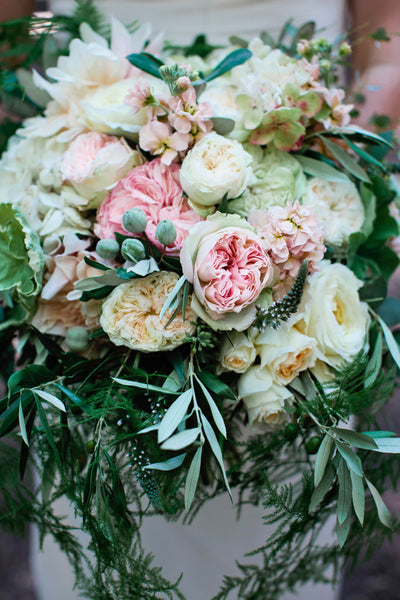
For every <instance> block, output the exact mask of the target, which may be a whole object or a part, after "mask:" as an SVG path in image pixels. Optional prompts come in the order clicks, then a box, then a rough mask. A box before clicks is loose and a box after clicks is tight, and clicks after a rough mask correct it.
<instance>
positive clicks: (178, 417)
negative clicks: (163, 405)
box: [158, 388, 193, 444]
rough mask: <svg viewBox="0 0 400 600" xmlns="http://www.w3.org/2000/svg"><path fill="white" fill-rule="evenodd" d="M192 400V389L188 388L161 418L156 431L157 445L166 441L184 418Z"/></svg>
mask: <svg viewBox="0 0 400 600" xmlns="http://www.w3.org/2000/svg"><path fill="white" fill-rule="evenodd" d="M192 398H193V389H192V388H189V389H188V390H186V392H183V394H181V395H180V396H179V398H177V399H176V400H175V401H174V402H173V403H172V404H171V406H170V407H169V408H168V410H167V412H166V413H165V415H164V416H163V418H162V420H161V423H160V427H159V429H158V443H159V444H161V442H163V441H164V440H166V439H167V438H168V437H169V436H170V435H171V434H172V433H173V432H174V431H175V429H176V428H177V427H178V425H179V424H180V423H181V422H182V420H183V418H184V417H185V415H186V413H187V410H188V408H189V405H190V403H191V401H192Z"/></svg>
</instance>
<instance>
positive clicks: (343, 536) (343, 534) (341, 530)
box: [336, 513, 351, 548]
mask: <svg viewBox="0 0 400 600" xmlns="http://www.w3.org/2000/svg"><path fill="white" fill-rule="evenodd" d="M350 525H351V513H349V514H348V515H347V518H346V520H345V521H343V523H342V524H340V523H338V524H337V527H336V537H337V540H338V544H339V546H340V547H341V548H343V546H344V544H345V542H346V540H347V538H348V536H349V533H350Z"/></svg>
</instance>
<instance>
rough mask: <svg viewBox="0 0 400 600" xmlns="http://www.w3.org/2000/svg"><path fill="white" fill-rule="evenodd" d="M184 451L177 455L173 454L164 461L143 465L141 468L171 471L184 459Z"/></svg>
mask: <svg viewBox="0 0 400 600" xmlns="http://www.w3.org/2000/svg"><path fill="white" fill-rule="evenodd" d="M185 457H186V453H184V454H178V456H173V457H172V458H169V459H168V460H165V461H164V462H158V463H152V464H151V465H145V466H144V467H143V469H155V470H156V471H172V470H173V469H177V468H178V467H180V466H181V464H182V463H183V461H184V460H185Z"/></svg>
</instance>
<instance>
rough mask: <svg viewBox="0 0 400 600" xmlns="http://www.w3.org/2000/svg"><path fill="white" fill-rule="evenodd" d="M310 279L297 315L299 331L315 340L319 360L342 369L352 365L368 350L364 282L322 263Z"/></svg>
mask: <svg viewBox="0 0 400 600" xmlns="http://www.w3.org/2000/svg"><path fill="white" fill-rule="evenodd" d="M320 269H321V270H320V271H317V272H316V273H314V274H313V275H311V277H310V278H309V279H308V283H307V284H306V287H305V290H304V295H303V300H302V302H301V305H300V307H299V311H298V313H297V318H298V319H299V322H298V323H297V327H299V328H301V331H303V333H304V334H305V335H308V336H310V337H312V338H315V339H316V341H317V350H318V352H319V357H320V358H321V359H322V360H323V361H324V362H326V363H328V365H331V366H333V367H339V366H340V365H341V364H343V362H344V361H346V362H350V361H351V360H353V359H354V358H355V356H356V355H357V354H358V353H359V352H360V351H361V350H362V349H363V348H364V347H365V346H366V344H367V333H368V326H369V322H370V319H369V315H368V306H367V304H366V303H365V302H361V301H360V297H359V295H358V289H359V288H360V287H361V285H362V282H361V281H360V280H359V279H357V277H356V276H355V275H354V273H353V272H352V271H350V269H348V268H347V267H345V266H344V265H342V264H340V263H336V264H331V263H330V262H329V261H322V262H321V263H320Z"/></svg>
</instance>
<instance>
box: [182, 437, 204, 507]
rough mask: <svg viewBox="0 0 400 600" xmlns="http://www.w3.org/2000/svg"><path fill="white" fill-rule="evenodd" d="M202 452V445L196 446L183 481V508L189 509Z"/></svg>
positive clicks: (197, 477) (195, 486)
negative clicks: (184, 481)
mask: <svg viewBox="0 0 400 600" xmlns="http://www.w3.org/2000/svg"><path fill="white" fill-rule="evenodd" d="M202 452H203V446H199V448H197V450H196V453H195V455H194V457H193V460H192V462H191V463H190V467H189V470H188V473H187V476H186V483H185V509H186V510H189V508H190V507H191V505H192V502H193V498H194V494H195V492H196V488H197V482H198V480H199V474H200V466H201V454H202Z"/></svg>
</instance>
